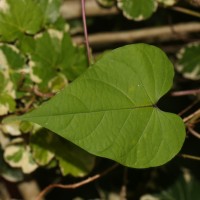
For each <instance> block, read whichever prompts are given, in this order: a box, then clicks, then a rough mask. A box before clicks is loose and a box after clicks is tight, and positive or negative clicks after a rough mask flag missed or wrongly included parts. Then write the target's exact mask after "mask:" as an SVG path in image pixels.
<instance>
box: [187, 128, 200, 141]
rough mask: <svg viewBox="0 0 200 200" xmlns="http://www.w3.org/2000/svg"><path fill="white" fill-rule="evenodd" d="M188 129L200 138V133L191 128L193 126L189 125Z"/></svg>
mask: <svg viewBox="0 0 200 200" xmlns="http://www.w3.org/2000/svg"><path fill="white" fill-rule="evenodd" d="M188 130H189V131H190V133H191V134H192V135H193V136H194V137H196V138H198V139H200V134H199V133H198V132H197V131H195V130H194V129H193V128H191V127H189V126H188Z"/></svg>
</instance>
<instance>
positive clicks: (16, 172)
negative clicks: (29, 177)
mask: <svg viewBox="0 0 200 200" xmlns="http://www.w3.org/2000/svg"><path fill="white" fill-rule="evenodd" d="M0 175H1V176H2V177H3V178H5V179H6V180H8V181H10V182H18V181H22V180H23V178H24V175H23V173H22V171H21V170H20V169H15V168H12V167H10V166H9V165H8V164H7V163H6V162H5V161H4V159H3V150H2V149H0Z"/></svg>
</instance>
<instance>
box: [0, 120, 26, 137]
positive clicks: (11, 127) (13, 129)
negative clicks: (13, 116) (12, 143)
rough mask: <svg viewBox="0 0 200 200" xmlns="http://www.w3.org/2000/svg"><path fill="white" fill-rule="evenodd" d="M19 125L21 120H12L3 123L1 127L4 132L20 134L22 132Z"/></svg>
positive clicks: (14, 134)
mask: <svg viewBox="0 0 200 200" xmlns="http://www.w3.org/2000/svg"><path fill="white" fill-rule="evenodd" d="M19 126H20V121H12V122H9V123H3V124H2V125H1V129H2V131H3V132H4V133H6V134H8V135H11V136H19V135H21V134H22V133H21V131H20V127H19Z"/></svg>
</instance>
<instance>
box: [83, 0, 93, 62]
mask: <svg viewBox="0 0 200 200" xmlns="http://www.w3.org/2000/svg"><path fill="white" fill-rule="evenodd" d="M81 8H82V20H83V29H84V37H85V45H86V49H87V56H88V63H89V65H90V64H92V55H91V51H90V45H89V40H88V31H87V22H86V13H85V0H81Z"/></svg>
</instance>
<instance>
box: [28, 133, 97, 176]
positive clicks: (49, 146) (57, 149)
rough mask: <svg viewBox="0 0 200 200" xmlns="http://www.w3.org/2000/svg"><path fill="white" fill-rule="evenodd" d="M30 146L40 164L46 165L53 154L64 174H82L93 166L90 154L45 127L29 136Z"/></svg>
mask: <svg viewBox="0 0 200 200" xmlns="http://www.w3.org/2000/svg"><path fill="white" fill-rule="evenodd" d="M31 148H32V152H33V156H34V159H35V160H36V161H37V162H38V163H39V164H40V165H47V164H48V163H49V162H50V161H51V160H52V159H53V157H54V156H55V158H56V159H57V160H58V161H59V166H60V169H61V172H62V174H63V175H64V176H65V175H67V174H72V175H73V176H79V177H80V176H84V175H86V174H87V173H89V172H90V171H91V170H92V168H93V166H94V157H93V156H92V155H90V154H88V153H87V152H85V151H84V150H82V149H80V148H78V147H76V146H75V145H73V144H71V143H69V142H68V141H66V140H64V139H63V138H61V137H59V136H57V135H55V134H52V132H50V131H48V130H46V129H41V130H39V131H38V132H36V133H35V134H33V135H32V136H31ZM77 155H78V156H77Z"/></svg>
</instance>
